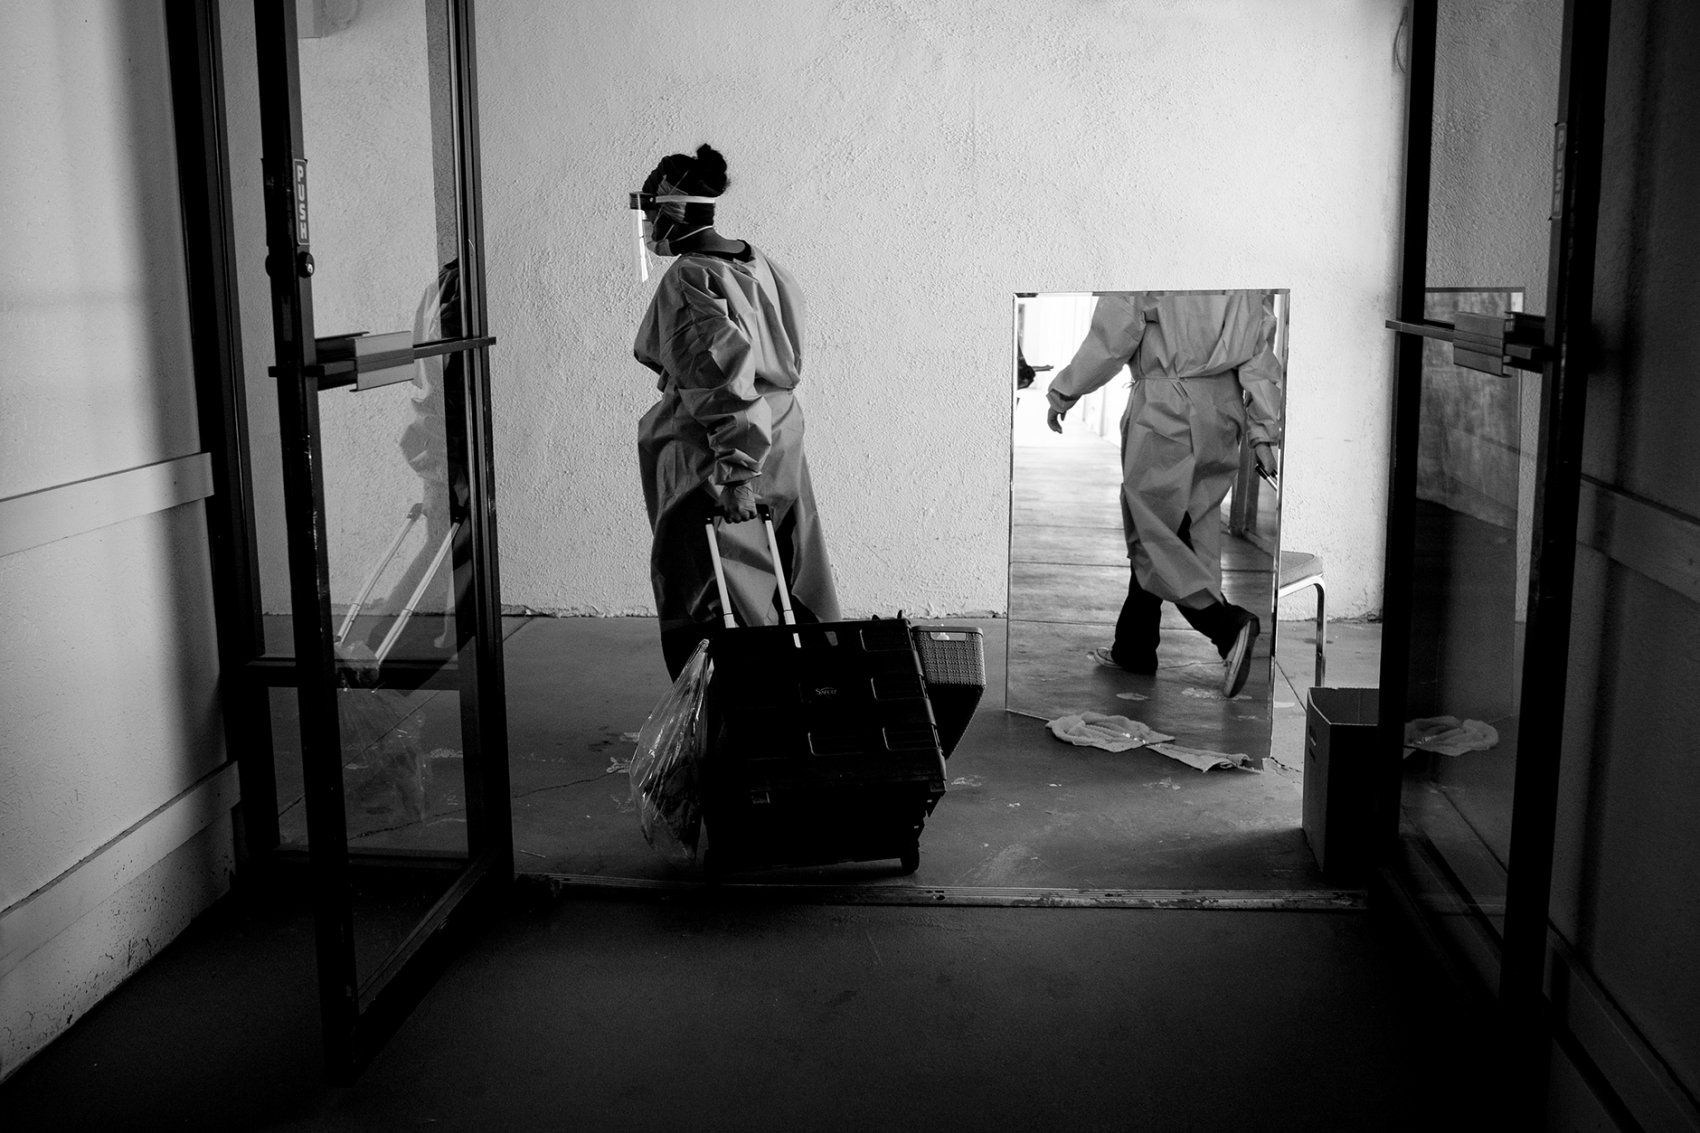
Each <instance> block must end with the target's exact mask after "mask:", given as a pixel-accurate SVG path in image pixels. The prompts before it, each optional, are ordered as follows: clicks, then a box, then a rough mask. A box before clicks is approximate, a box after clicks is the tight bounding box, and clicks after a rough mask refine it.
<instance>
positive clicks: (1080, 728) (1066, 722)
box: [1045, 712, 1175, 751]
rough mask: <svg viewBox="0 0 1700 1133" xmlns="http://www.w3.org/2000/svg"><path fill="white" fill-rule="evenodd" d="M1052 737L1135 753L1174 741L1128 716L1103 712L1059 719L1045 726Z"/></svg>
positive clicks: (1083, 744)
mask: <svg viewBox="0 0 1700 1133" xmlns="http://www.w3.org/2000/svg"><path fill="white" fill-rule="evenodd" d="M1045 727H1047V728H1049V729H1050V730H1051V734H1052V735H1053V736H1055V737H1057V739H1059V740H1066V741H1068V742H1069V743H1071V744H1078V745H1079V746H1081V747H1101V748H1103V749H1104V750H1105V751H1132V750H1133V749H1134V748H1136V747H1144V746H1145V745H1146V744H1160V743H1167V742H1169V741H1170V740H1172V739H1174V738H1175V737H1173V736H1165V735H1164V734H1163V733H1162V732H1158V731H1154V730H1153V729H1151V728H1149V727H1147V726H1146V725H1144V724H1141V723H1140V722H1139V721H1138V720H1129V719H1128V718H1127V717H1126V716H1106V715H1104V714H1103V713H1102V712H1079V713H1074V714H1072V715H1068V716H1059V717H1057V718H1056V719H1055V720H1052V721H1051V722H1050V723H1048V724H1046V725H1045Z"/></svg>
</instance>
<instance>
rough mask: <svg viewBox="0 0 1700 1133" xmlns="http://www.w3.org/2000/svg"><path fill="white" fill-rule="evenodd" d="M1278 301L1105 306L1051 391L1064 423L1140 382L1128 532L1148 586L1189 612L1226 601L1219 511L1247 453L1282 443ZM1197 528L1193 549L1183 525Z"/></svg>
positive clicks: (1252, 294)
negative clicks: (1072, 412) (1094, 397)
mask: <svg viewBox="0 0 1700 1133" xmlns="http://www.w3.org/2000/svg"><path fill="white" fill-rule="evenodd" d="M1274 304H1275V299H1274V296H1273V294H1270V293H1268V292H1259V291H1230V292H1226V293H1223V294H1214V295H1212V294H1166V293H1164V292H1161V291H1136V292H1126V293H1118V294H1107V295H1103V296H1101V297H1100V298H1099V300H1098V305H1097V307H1096V309H1095V310H1094V311H1093V312H1092V325H1091V328H1090V329H1089V330H1088V331H1087V333H1086V341H1084V342H1082V343H1081V344H1080V348H1079V349H1078V350H1077V351H1075V354H1074V358H1073V360H1072V361H1070V362H1069V364H1068V365H1067V366H1065V367H1063V369H1062V370H1061V371H1060V372H1059V373H1058V374H1057V376H1056V378H1055V379H1054V380H1053V381H1052V382H1051V385H1050V389H1049V391H1048V396H1049V399H1050V402H1051V407H1052V408H1053V409H1056V410H1058V411H1059V412H1065V411H1067V410H1068V409H1069V408H1070V407H1072V406H1073V405H1074V403H1075V402H1076V401H1078V400H1079V399H1080V398H1081V397H1082V396H1084V395H1086V394H1088V393H1091V392H1092V391H1093V390H1095V389H1097V388H1099V387H1100V386H1102V385H1104V384H1105V383H1107V382H1108V381H1110V379H1112V378H1114V377H1115V376H1116V375H1117V374H1118V373H1119V372H1121V369H1122V367H1123V366H1126V367H1128V368H1129V369H1130V370H1131V371H1132V374H1133V388H1132V390H1131V392H1130V394H1129V397H1128V404H1127V412H1126V414H1125V415H1124V416H1123V417H1122V530H1123V531H1124V532H1125V534H1126V536H1127V553H1128V558H1129V559H1130V560H1131V561H1132V563H1133V571H1134V575H1135V577H1136V578H1137V579H1138V580H1139V584H1140V586H1142V587H1144V588H1145V590H1146V591H1148V592H1149V593H1151V594H1153V595H1155V596H1156V597H1158V598H1161V599H1164V600H1167V601H1170V602H1174V603H1176V604H1178V605H1181V606H1186V607H1189V608H1191V609H1202V608H1204V607H1206V606H1209V605H1210V604H1211V603H1212V602H1219V601H1222V524H1221V515H1220V511H1219V509H1220V507H1221V505H1222V501H1223V499H1225V498H1226V497H1227V494H1228V490H1229V489H1230V488H1231V487H1233V483H1234V477H1235V475H1236V474H1237V473H1238V472H1239V467H1240V445H1241V441H1242V438H1245V437H1247V436H1248V435H1249V439H1250V441H1251V442H1252V443H1253V444H1256V443H1259V442H1263V441H1267V442H1270V443H1274V442H1276V441H1278V440H1279V434H1280V421H1281V389H1282V380H1283V375H1282V372H1281V363H1280V360H1279V359H1277V358H1276V356H1275V349H1274V347H1275V306H1274ZM1189 517H1190V520H1191V522H1190V524H1189V525H1188V526H1189V527H1190V532H1189V537H1190V542H1191V544H1192V545H1191V546H1190V547H1189V546H1188V545H1187V542H1188V540H1187V538H1183V536H1182V523H1183V521H1184V520H1187V519H1188V518H1189Z"/></svg>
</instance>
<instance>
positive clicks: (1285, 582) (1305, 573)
mask: <svg viewBox="0 0 1700 1133" xmlns="http://www.w3.org/2000/svg"><path fill="white" fill-rule="evenodd" d="M1307 586H1314V587H1316V686H1317V687H1318V688H1321V687H1323V685H1324V683H1325V678H1326V677H1327V675H1328V660H1327V658H1326V657H1325V656H1324V655H1323V645H1324V644H1325V643H1326V642H1327V640H1328V613H1327V592H1326V591H1325V589H1324V588H1323V583H1322V556H1321V555H1312V554H1307V553H1306V552H1304V551H1282V552H1281V572H1280V575H1279V577H1278V579H1277V580H1276V584H1275V603H1276V614H1275V616H1276V618H1277V619H1278V618H1279V617H1280V616H1281V615H1280V602H1281V599H1283V598H1285V597H1286V596H1287V595H1289V594H1296V593H1298V592H1299V591H1300V590H1303V589H1304V588H1305V587H1307Z"/></svg>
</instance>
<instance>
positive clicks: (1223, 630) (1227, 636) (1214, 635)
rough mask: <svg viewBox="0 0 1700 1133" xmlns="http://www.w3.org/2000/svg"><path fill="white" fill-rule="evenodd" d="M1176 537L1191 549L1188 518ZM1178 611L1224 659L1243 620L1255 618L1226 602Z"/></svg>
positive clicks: (1232, 645)
mask: <svg viewBox="0 0 1700 1133" xmlns="http://www.w3.org/2000/svg"><path fill="white" fill-rule="evenodd" d="M1177 534H1179V535H1180V537H1181V542H1183V543H1185V544H1186V545H1187V548H1188V549H1189V550H1190V549H1191V547H1192V516H1190V515H1189V516H1186V517H1185V518H1183V519H1182V520H1181V526H1180V530H1179V531H1178V532H1177ZM1179 609H1180V612H1181V617H1183V618H1185V619H1186V620H1187V624H1188V625H1190V626H1191V627H1192V628H1193V629H1195V630H1197V631H1198V632H1199V633H1202V634H1203V635H1204V636H1205V637H1208V638H1209V639H1210V643H1211V644H1212V645H1214V646H1215V647H1216V652H1217V653H1218V654H1220V655H1221V656H1223V657H1226V656H1227V655H1228V651H1229V650H1231V649H1232V648H1233V647H1234V638H1236V637H1238V636H1239V632H1240V627H1241V626H1243V625H1245V623H1246V622H1247V621H1256V620H1257V619H1256V616H1255V615H1253V614H1252V612H1251V611H1250V610H1247V609H1246V608H1245V607H1243V606H1234V605H1230V604H1229V603H1226V602H1212V603H1210V605H1208V606H1205V607H1203V608H1202V609H1197V610H1194V609H1190V608H1188V607H1186V606H1181V607H1179Z"/></svg>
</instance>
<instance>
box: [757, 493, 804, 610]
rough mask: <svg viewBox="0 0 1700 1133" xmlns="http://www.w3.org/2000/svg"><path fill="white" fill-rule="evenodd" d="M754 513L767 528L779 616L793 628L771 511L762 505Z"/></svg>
mask: <svg viewBox="0 0 1700 1133" xmlns="http://www.w3.org/2000/svg"><path fill="white" fill-rule="evenodd" d="M756 512H757V514H759V515H760V516H761V521H762V524H763V525H764V526H765V527H766V528H767V553H768V554H770V555H772V556H773V580H774V581H775V582H777V583H778V584H779V616H780V618H781V620H783V621H784V622H785V624H786V625H788V626H794V625H796V624H797V615H796V614H794V613H792V612H791V590H790V588H789V587H787V586H786V585H785V564H784V563H783V562H781V561H780V558H779V537H778V536H777V535H775V534H774V533H773V509H772V508H770V507H768V506H767V505H766V504H762V505H761V506H760V507H758V508H756Z"/></svg>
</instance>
